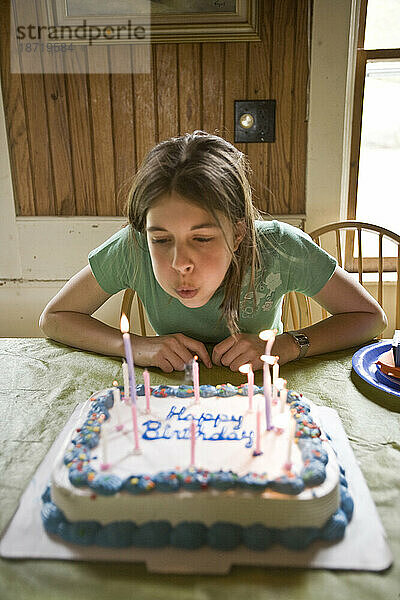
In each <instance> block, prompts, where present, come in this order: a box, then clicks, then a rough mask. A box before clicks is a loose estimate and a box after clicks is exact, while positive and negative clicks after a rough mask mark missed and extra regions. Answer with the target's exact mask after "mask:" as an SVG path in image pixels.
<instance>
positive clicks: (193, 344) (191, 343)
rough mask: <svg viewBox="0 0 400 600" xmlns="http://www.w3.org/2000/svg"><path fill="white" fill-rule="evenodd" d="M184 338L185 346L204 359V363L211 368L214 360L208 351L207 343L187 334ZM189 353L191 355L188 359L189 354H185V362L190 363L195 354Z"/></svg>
mask: <svg viewBox="0 0 400 600" xmlns="http://www.w3.org/2000/svg"><path fill="white" fill-rule="evenodd" d="M184 338H185V339H184V341H183V343H184V344H185V347H186V348H189V349H190V350H191V351H192V352H194V353H195V354H197V356H198V357H199V358H200V359H201V360H202V361H203V363H204V364H205V365H206V366H207V367H209V368H211V367H212V362H211V359H210V356H209V354H208V352H207V349H206V347H205V345H204V344H203V343H202V342H199V341H198V340H194V339H192V338H189V337H186V336H184ZM188 355H189V357H188V359H186V356H187V355H186V354H185V355H184V356H185V358H184V360H185V363H188V362H189V361H191V360H192V358H193V355H192V354H190V352H189V353H188ZM181 356H182V355H181ZM182 358H183V356H182Z"/></svg>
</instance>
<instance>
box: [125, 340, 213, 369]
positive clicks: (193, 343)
mask: <svg viewBox="0 0 400 600" xmlns="http://www.w3.org/2000/svg"><path fill="white" fill-rule="evenodd" d="M131 340H132V352H133V360H134V362H135V364H137V365H138V366H140V367H159V368H160V369H161V370H162V371H164V373H171V372H172V371H183V370H184V369H185V364H187V363H188V362H190V361H191V360H192V359H193V356H194V355H195V354H197V356H198V357H199V358H200V359H201V360H202V361H203V363H204V364H205V365H206V366H207V367H208V368H210V369H211V367H212V362H211V359H210V357H209V355H208V352H207V350H206V347H205V346H204V344H203V343H202V342H199V341H198V340H194V339H192V338H190V337H187V336H186V335H183V333H174V334H171V335H157V336H140V335H133V334H131Z"/></svg>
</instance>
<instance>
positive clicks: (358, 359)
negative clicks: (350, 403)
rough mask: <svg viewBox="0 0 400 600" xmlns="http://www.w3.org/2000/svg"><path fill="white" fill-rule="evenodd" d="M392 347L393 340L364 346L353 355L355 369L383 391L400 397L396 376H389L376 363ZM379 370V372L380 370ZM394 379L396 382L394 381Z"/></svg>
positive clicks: (399, 386) (368, 381) (399, 387)
mask: <svg viewBox="0 0 400 600" xmlns="http://www.w3.org/2000/svg"><path fill="white" fill-rule="evenodd" d="M391 347H392V340H382V341H380V342H376V343H375V344H371V345H370V346H364V347H363V348H360V350H357V352H356V353H355V354H354V355H353V359H352V364H353V369H354V370H355V372H356V373H357V375H359V376H360V377H361V378H362V379H364V381H366V382H367V383H369V384H370V385H372V386H374V387H376V388H377V389H379V390H382V391H383V392H387V393H388V394H392V396H397V397H398V398H400V385H399V383H398V381H396V379H395V378H394V377H389V376H388V375H385V374H384V373H382V371H380V369H379V367H378V366H377V364H376V361H377V360H378V358H379V356H380V355H381V354H382V353H383V352H387V351H388V350H390V349H391ZM378 371H379V372H378ZM392 380H394V382H395V383H394V382H393V381H392Z"/></svg>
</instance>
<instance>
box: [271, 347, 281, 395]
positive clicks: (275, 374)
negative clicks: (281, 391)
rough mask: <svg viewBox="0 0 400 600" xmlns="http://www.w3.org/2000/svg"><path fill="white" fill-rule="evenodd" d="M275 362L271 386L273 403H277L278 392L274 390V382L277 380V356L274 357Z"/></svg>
mask: <svg viewBox="0 0 400 600" xmlns="http://www.w3.org/2000/svg"><path fill="white" fill-rule="evenodd" d="M274 358H275V362H274V364H273V367H272V385H273V398H272V400H273V402H274V404H276V403H277V400H278V393H277V392H278V390H277V389H276V381H277V379H278V378H279V362H278V361H279V356H275V357H274Z"/></svg>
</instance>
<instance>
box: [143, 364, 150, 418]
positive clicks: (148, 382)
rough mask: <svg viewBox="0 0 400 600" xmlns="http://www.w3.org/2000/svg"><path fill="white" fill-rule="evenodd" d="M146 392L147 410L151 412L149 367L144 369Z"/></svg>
mask: <svg viewBox="0 0 400 600" xmlns="http://www.w3.org/2000/svg"><path fill="white" fill-rule="evenodd" d="M143 380H144V393H145V396H146V412H148V413H149V412H150V373H149V372H148V370H147V369H145V370H144V371H143Z"/></svg>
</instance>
